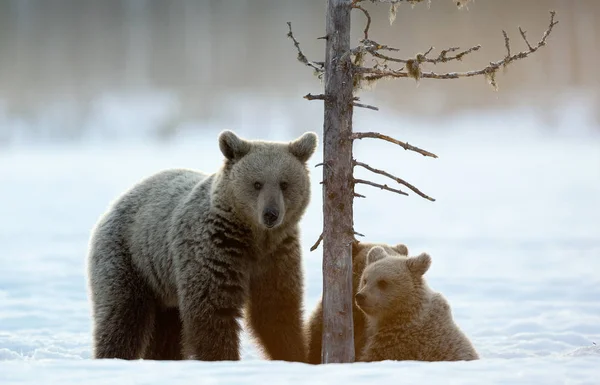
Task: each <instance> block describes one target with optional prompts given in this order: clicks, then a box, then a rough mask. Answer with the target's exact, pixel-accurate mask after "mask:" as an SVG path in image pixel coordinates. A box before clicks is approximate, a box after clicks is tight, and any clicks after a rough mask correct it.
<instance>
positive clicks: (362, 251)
mask: <svg viewBox="0 0 600 385" xmlns="http://www.w3.org/2000/svg"><path fill="white" fill-rule="evenodd" d="M375 246H380V247H383V249H384V250H385V252H386V253H388V254H389V255H391V256H404V257H408V248H407V247H406V245H404V244H402V243H398V244H395V245H388V244H386V243H377V242H359V241H357V240H355V241H354V242H352V289H353V292H354V294H356V293H357V292H358V287H359V285H360V277H361V276H362V272H363V270H364V269H365V266H366V264H367V255H368V254H369V251H371V249H372V248H373V247H375Z"/></svg>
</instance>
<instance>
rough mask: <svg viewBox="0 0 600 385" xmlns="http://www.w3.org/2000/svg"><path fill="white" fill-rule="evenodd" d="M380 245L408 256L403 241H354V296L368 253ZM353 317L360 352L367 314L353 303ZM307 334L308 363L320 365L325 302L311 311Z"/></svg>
mask: <svg viewBox="0 0 600 385" xmlns="http://www.w3.org/2000/svg"><path fill="white" fill-rule="evenodd" d="M375 246H380V247H383V248H384V249H385V251H386V252H387V253H389V254H390V255H394V256H398V257H400V256H404V257H408V248H407V247H406V245H404V244H402V243H398V244H396V245H393V246H391V245H387V244H385V243H374V242H359V241H354V242H353V243H352V296H354V295H356V293H357V292H358V286H359V284H360V277H361V275H362V272H363V270H364V269H365V265H366V264H367V254H368V253H369V251H370V250H371V249H372V248H373V247H375ZM352 305H353V306H352V318H353V322H354V352H355V355H356V356H357V357H358V354H359V353H360V352H361V351H362V349H363V347H364V345H365V332H366V320H365V315H364V314H363V312H362V311H360V309H359V308H358V306H356V303H353V304H352ZM305 336H306V340H307V344H308V360H307V361H308V363H309V364H313V365H318V364H320V363H321V346H322V343H321V342H322V338H323V337H322V336H323V303H322V301H319V302H318V303H317V306H316V307H315V309H314V310H313V312H312V313H311V315H310V317H309V320H308V322H307V323H306V326H305Z"/></svg>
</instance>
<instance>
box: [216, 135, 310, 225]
mask: <svg viewBox="0 0 600 385" xmlns="http://www.w3.org/2000/svg"><path fill="white" fill-rule="evenodd" d="M219 148H220V149H221V152H222V153H223V155H224V156H225V167H224V168H223V174H224V175H223V181H224V183H225V186H226V189H227V190H228V194H229V196H230V199H231V201H232V204H233V206H234V209H235V210H236V212H237V213H238V214H239V215H241V216H243V217H244V218H245V219H246V220H247V221H248V222H249V223H250V224H253V225H255V226H256V227H258V228H262V229H265V230H268V229H275V228H277V227H280V226H282V225H284V224H286V223H293V224H295V223H297V222H298V221H299V220H300V217H301V216H302V215H303V214H304V211H305V210H306V207H307V206H308V203H309V201H310V177H309V172H308V167H307V165H306V163H307V161H308V160H309V159H310V157H311V156H312V155H313V153H314V152H315V149H316V148H317V135H316V134H315V133H314V132H306V133H304V134H303V135H302V136H300V137H299V138H297V139H296V140H294V141H291V142H273V141H263V140H245V139H242V138H240V137H239V136H237V135H236V134H234V133H233V132H232V131H223V132H222V133H221V134H220V135H219Z"/></svg>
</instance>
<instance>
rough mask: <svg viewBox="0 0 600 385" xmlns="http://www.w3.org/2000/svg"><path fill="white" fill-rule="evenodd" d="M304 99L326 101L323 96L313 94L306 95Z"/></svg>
mask: <svg viewBox="0 0 600 385" xmlns="http://www.w3.org/2000/svg"><path fill="white" fill-rule="evenodd" d="M303 98H304V99H306V100H325V99H326V97H325V95H323V94H318V95H313V94H310V93H309V94H306V95H304V96H303Z"/></svg>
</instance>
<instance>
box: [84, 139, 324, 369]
mask: <svg viewBox="0 0 600 385" xmlns="http://www.w3.org/2000/svg"><path fill="white" fill-rule="evenodd" d="M316 146H317V136H316V134H315V133H312V132H307V133H305V134H304V135H302V136H301V137H299V138H297V139H296V140H294V141H291V142H270V141H262V140H246V139H242V138H240V137H238V136H237V135H236V134H234V133H233V132H231V131H223V132H222V133H221V134H220V135H219V148H220V150H221V153H222V154H223V156H224V160H223V163H222V167H221V168H220V169H219V170H217V171H216V172H214V173H211V174H208V173H204V172H200V171H195V170H187V169H174V170H166V171H162V172H159V173H157V174H155V175H153V176H150V177H148V178H146V179H144V180H142V181H140V182H139V183H138V184H136V185H135V186H133V187H132V188H131V189H129V190H128V191H126V192H125V193H124V194H123V195H122V196H121V197H120V198H118V199H117V200H116V201H115V202H114V203H113V204H112V205H111V207H110V208H109V209H108V211H107V212H106V213H105V214H104V215H103V216H102V217H101V218H100V220H99V221H98V223H97V224H96V227H95V228H94V231H93V233H92V236H91V239H90V250H89V255H88V266H87V268H88V279H89V295H90V299H91V303H92V318H93V323H94V324H93V339H94V343H93V349H94V357H95V358H121V359H137V358H145V359H159V360H180V359H189V358H191V359H198V360H203V361H217V360H218V361H221V360H239V359H240V332H241V326H240V324H239V321H240V319H241V318H242V316H243V317H244V320H245V321H246V324H247V325H248V327H249V329H250V331H251V332H252V333H253V335H254V337H255V338H256V339H257V340H258V342H259V343H260V345H261V347H262V348H263V349H264V352H265V353H266V355H267V356H268V357H269V358H271V359H274V360H285V361H300V362H303V361H304V360H305V357H306V347H305V339H304V334H303V329H302V326H303V325H302V300H303V271H302V261H301V249H300V232H299V226H298V224H299V221H300V219H301V217H302V216H303V214H304V212H305V210H306V208H307V206H308V204H309V201H310V178H309V171H308V166H307V161H308V159H309V158H310V157H311V156H312V154H313V153H314V151H315V148H316Z"/></svg>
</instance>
